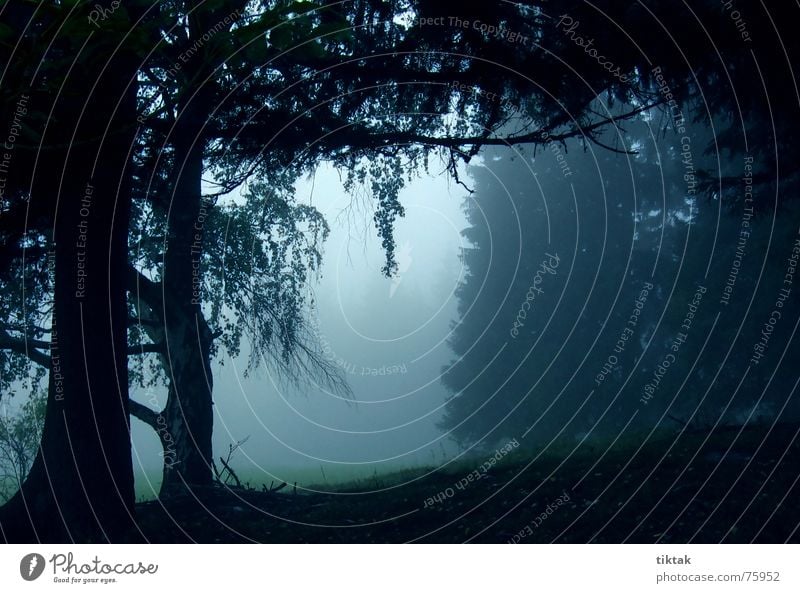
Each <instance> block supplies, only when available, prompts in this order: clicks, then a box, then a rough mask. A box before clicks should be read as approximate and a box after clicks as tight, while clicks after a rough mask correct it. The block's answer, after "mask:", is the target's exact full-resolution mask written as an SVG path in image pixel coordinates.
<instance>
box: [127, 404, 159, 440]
mask: <svg viewBox="0 0 800 593" xmlns="http://www.w3.org/2000/svg"><path fill="white" fill-rule="evenodd" d="M128 411H129V412H130V415H131V416H133V417H134V418H138V419H139V420H141V421H142V422H144V423H145V424H147V425H149V426H151V427H152V428H153V430H155V431H156V432H158V429H159V427H158V417H159V416H160V414H159V413H157V412H155V411H153V410H151V409H150V408H148V407H147V406H145V405H144V404H140V403H139V402H137V401H135V400H132V399H128Z"/></svg>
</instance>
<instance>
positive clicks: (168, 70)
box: [131, 1, 659, 491]
mask: <svg viewBox="0 0 800 593" xmlns="http://www.w3.org/2000/svg"><path fill="white" fill-rule="evenodd" d="M454 7H455V5H453V6H441V5H440V4H436V3H429V2H400V1H398V2H389V3H385V2H374V1H354V2H352V3H350V4H348V5H347V6H346V7H343V8H340V7H338V6H325V5H321V4H319V5H318V4H316V3H313V2H297V3H284V2H261V3H259V9H258V10H255V9H253V10H252V11H247V10H245V8H246V5H245V3H243V2H242V3H237V2H228V3H224V4H223V3H211V4H209V3H206V4H204V5H202V6H196V7H195V6H191V5H189V4H188V3H181V2H175V3H164V4H163V5H162V16H164V17H165V18H167V19H168V20H169V21H170V24H169V25H165V29H164V31H163V35H162V37H163V39H164V40H165V42H164V43H162V44H161V46H160V50H159V52H157V53H156V54H155V55H154V57H153V59H152V60H150V61H149V62H147V63H146V64H145V65H144V66H143V68H142V73H141V79H142V85H143V88H144V90H143V92H142V94H141V95H140V100H141V101H142V102H143V103H144V104H145V105H146V108H145V113H144V114H143V117H142V120H141V121H142V122H143V124H144V127H145V129H146V131H145V135H144V136H143V138H145V140H146V141H145V142H144V143H143V144H142V145H141V146H140V150H139V153H138V156H137V164H139V169H138V170H139V175H138V176H137V192H136V194H137V200H140V201H141V206H140V207H139V208H138V212H139V213H140V214H141V216H142V217H143V218H142V221H145V220H146V221H147V222H146V223H144V222H142V223H140V224H138V227H137V228H138V229H139V236H138V237H137V243H136V245H137V248H140V249H141V253H146V254H147V255H146V257H143V258H142V259H140V260H137V261H134V262H133V263H134V265H133V268H132V270H131V275H132V279H133V284H132V286H135V287H136V288H135V289H134V296H133V300H134V304H135V307H136V309H137V311H138V313H137V315H138V319H139V320H141V322H142V331H141V332H140V334H141V335H147V336H148V339H149V341H150V342H149V346H148V350H158V351H160V352H159V353H158V354H157V355H156V356H159V357H160V358H159V361H160V363H161V365H162V369H163V372H164V376H165V377H166V379H167V381H168V384H169V396H168V400H167V405H166V408H165V409H164V410H163V411H161V412H158V411H155V410H149V409H146V408H142V406H140V405H135V406H134V408H133V412H134V413H135V414H136V415H137V417H139V418H140V419H143V420H144V421H146V422H148V423H149V424H151V425H152V426H154V427H155V423H156V422H158V421H159V418H161V419H162V420H161V421H162V422H163V423H164V426H165V429H164V430H163V434H164V435H169V437H168V438H169V441H170V443H171V444H172V449H173V452H172V453H173V459H174V463H170V464H169V465H170V467H168V468H166V469H165V476H164V483H163V485H162V489H164V490H167V491H168V490H170V489H172V488H177V487H185V486H186V485H192V484H193V485H202V484H208V483H210V481H211V479H212V469H211V465H212V464H211V459H212V452H211V434H212V429H213V426H212V425H213V412H212V390H213V385H212V382H211V373H210V364H211V358H212V356H213V355H214V353H215V352H216V346H215V338H218V337H223V345H224V346H225V347H226V348H228V349H229V350H233V351H236V349H238V346H239V339H240V338H241V336H242V335H243V333H242V330H240V329H238V327H237V326H234V327H232V326H231V325H227V326H226V325H225V324H226V323H227V322H226V321H225V318H226V317H228V318H231V319H237V320H242V319H249V320H250V322H249V323H245V324H243V325H242V326H239V327H243V329H244V332H246V333H247V335H248V337H249V338H250V341H251V343H253V344H255V351H256V352H258V353H260V352H262V351H264V350H270V351H271V352H272V353H273V354H277V355H278V356H277V357H274V358H277V359H278V360H281V359H282V360H283V361H290V360H294V361H295V362H297V361H298V360H305V359H307V357H308V356H309V355H310V356H311V358H312V360H313V359H314V358H315V357H316V359H317V362H319V361H321V360H322V359H321V358H320V357H319V353H318V352H316V351H315V350H314V349H313V345H312V346H303V344H304V340H303V339H302V336H303V331H304V330H303V324H302V318H301V316H300V315H299V313H300V312H301V311H302V306H301V305H302V299H301V298H300V297H301V295H302V293H301V289H302V286H303V280H302V279H303V278H304V275H305V274H306V272H307V271H309V270H313V269H314V267H315V265H316V263H315V262H316V261H317V256H316V254H315V252H314V251H315V249H312V251H311V252H307V253H305V254H304V255H301V257H300V258H299V259H294V260H293V261H294V264H293V265H292V266H291V269H289V270H286V271H284V270H278V267H277V266H275V265H274V261H275V259H276V257H277V261H281V254H280V253H273V254H272V255H270V256H269V258H268V259H263V258H262V259H261V263H260V264H258V263H255V264H254V262H257V259H258V258H256V259H253V260H250V261H249V262H248V260H247V259H244V260H243V259H242V258H241V254H242V252H243V251H242V235H241V234H240V233H241V232H244V233H245V235H247V237H248V238H247V239H246V243H245V246H247V245H250V244H257V243H259V242H261V243H262V244H263V241H264V238H265V236H268V235H269V225H270V224H272V222H271V220H272V219H271V218H270V217H269V216H264V215H263V214H261V213H260V212H261V211H262V209H263V211H264V212H270V208H274V206H273V205H271V202H272V201H274V203H275V204H276V205H278V206H280V205H281V204H288V203H289V200H288V199H287V198H286V197H285V196H286V192H287V191H288V188H289V187H290V184H291V183H292V182H293V181H294V180H295V179H296V178H298V177H299V176H300V175H301V174H304V173H309V172H313V170H314V168H315V167H316V166H317V165H318V164H319V163H321V162H329V163H332V164H333V165H334V166H336V167H338V168H339V169H340V170H341V171H342V173H343V176H344V178H345V185H346V187H347V188H348V189H351V190H352V189H353V188H355V187H356V186H357V185H358V184H362V185H364V186H366V187H367V188H368V189H369V190H370V191H371V192H372V194H373V196H374V199H375V201H376V204H377V213H376V215H375V224H376V228H377V232H378V234H379V236H380V237H381V239H382V242H383V246H384V248H385V250H386V254H387V261H386V265H385V271H386V273H391V272H392V270H393V269H394V266H395V262H394V241H393V237H392V225H393V222H394V220H395V219H396V218H397V217H398V216H402V213H403V209H402V206H401V205H400V204H399V202H398V192H399V191H400V189H401V188H402V187H403V183H404V178H405V177H406V176H407V175H408V173H409V172H413V171H416V170H418V169H419V168H424V167H425V166H426V164H427V162H428V160H429V158H431V157H432V156H433V157H435V156H437V155H438V156H439V157H441V158H442V159H443V162H444V163H445V164H446V166H447V167H448V169H449V170H450V172H451V173H452V174H454V175H456V174H457V168H456V165H457V163H458V162H460V161H468V160H469V159H471V158H472V157H474V156H475V155H476V154H477V153H478V152H479V150H480V147H481V146H484V145H500V144H509V143H510V144H516V143H523V142H527V143H536V142H539V143H544V142H547V141H550V140H554V141H559V140H563V139H565V138H568V137H572V136H579V135H587V138H588V139H591V138H593V134H594V133H595V132H596V131H597V130H599V129H600V128H601V127H603V126H605V125H609V124H612V123H614V122H616V121H623V120H625V119H627V118H630V117H632V116H633V115H634V114H636V113H638V112H640V111H642V110H645V109H647V107H648V106H649V104H650V103H649V102H647V101H645V100H643V101H642V102H640V104H639V106H637V107H632V108H631V109H630V110H629V111H628V112H614V113H612V112H607V113H605V114H602V115H599V116H596V115H593V114H592V113H591V112H590V111H589V106H590V104H591V102H592V100H593V99H594V97H595V96H596V95H597V94H598V93H599V92H608V93H610V94H612V95H614V96H616V97H618V98H631V99H632V98H634V97H635V96H636V88H635V85H633V84H626V83H623V82H621V81H620V80H619V79H618V78H614V77H612V76H609V74H608V72H606V71H605V70H603V69H600V68H597V67H596V64H591V63H590V62H584V63H583V64H581V65H580V66H579V67H578V68H577V69H574V68H566V67H565V66H564V64H563V63H560V62H559V59H558V58H557V57H555V56H556V55H557V52H561V51H566V52H568V53H575V47H574V44H573V43H571V42H570V41H569V39H568V38H566V37H564V36H563V35H562V34H561V33H560V32H558V31H556V30H554V29H552V28H551V27H546V26H545V20H546V19H545V17H544V16H543V15H542V14H541V12H539V11H537V10H536V9H533V8H530V7H524V6H517V5H502V6H500V7H498V6H491V7H489V6H481V7H473V6H468V7H466V11H465V7H464V6H458V11H456V12H452V14H462V15H463V16H464V18H466V19H467V20H468V21H471V22H483V23H499V24H502V25H503V26H504V27H506V28H508V27H510V26H511V23H514V24H515V26H516V27H517V29H518V30H519V34H520V35H527V36H528V39H537V42H538V43H539V44H540V45H542V46H543V47H545V48H547V50H537V49H534V48H531V47H525V46H524V45H523V44H521V43H517V44H514V43H504V42H500V41H497V40H496V39H493V38H492V35H491V33H489V32H487V29H484V30H483V31H481V30H480V29H479V28H466V29H465V28H463V27H462V26H458V27H451V26H448V27H447V28H442V27H432V26H431V27H428V26H425V25H422V26H420V25H419V22H420V21H417V23H416V24H415V23H413V22H412V20H411V19H412V17H414V16H416V17H418V18H419V19H421V22H423V23H427V22H428V20H427V19H435V21H436V22H442V21H441V19H443V18H444V19H446V18H447V17H442V16H441V15H442V14H447V10H453V9H454ZM184 18H185V19H186V22H188V26H186V27H184V26H180V27H179V26H178V25H179V24H181V23H184ZM433 22H434V20H431V21H430V23H433ZM548 50H552V51H556V50H557V51H556V53H549V51H548ZM465 56H470V57H465ZM498 64H502V67H498ZM534 80H535V82H532V81H534ZM453 81H458V82H459V83H461V84H460V85H454V84H452V83H453ZM570 81H579V82H578V84H577V85H574V86H573V87H570V91H569V92H568V93H567V92H564V90H565V88H567V86H568V85H569V84H570ZM658 101H659V99H656V102H658ZM453 112H455V113H461V114H465V115H467V117H456V118H449V117H447V115H448V114H449V113H453ZM512 119H513V120H515V121H516V124H517V126H516V127H515V128H507V127H506V128H505V129H513V130H514V131H512V132H511V133H505V134H501V133H498V131H499V130H500V129H501V127H504V126H507V125H508V122H509V120H512ZM204 175H206V178H207V179H209V180H211V181H213V182H214V183H215V184H216V185H217V189H216V191H215V192H213V193H212V194H211V195H204V193H203V184H202V181H203V179H204ZM253 179H254V180H256V182H257V183H256V185H255V187H256V188H257V191H256V192H255V193H254V192H250V194H249V197H248V198H247V201H248V204H247V205H246V206H245V208H246V209H248V213H247V218H248V219H249V223H248V224H249V228H246V227H244V226H242V225H241V224H239V225H238V226H237V221H239V222H241V221H242V220H244V219H243V218H242V217H239V218H237V217H236V215H234V214H233V212H234V211H235V210H236V205H235V204H233V205H230V207H231V208H232V209H231V210H229V211H227V212H226V211H225V209H224V208H222V209H221V208H219V207H218V206H217V205H216V200H217V199H218V198H219V197H220V196H222V195H225V194H226V193H227V192H230V191H232V190H234V189H236V188H237V187H239V186H240V185H241V184H243V183H245V182H249V181H250V180H253ZM267 188H268V189H267ZM256 204H257V205H256ZM281 207H283V206H281ZM218 210H221V211H222V212H221V214H222V216H221V217H219V215H218V214H217V213H216V212H217V211H218ZM307 214H309V212H308V211H305V212H301V211H299V210H296V211H295V213H294V214H292V217H294V218H296V217H297V216H301V217H302V216H306V215H307ZM252 216H256V217H257V218H256V221H257V223H258V224H255V225H254V224H253V219H252ZM215 220H216V221H219V222H214V221H215ZM223 221H224V222H223ZM223 224H224V225H225V226H226V228H227V225H228V224H233V225H234V228H235V229H236V232H235V233H234V234H233V237H232V238H233V241H232V243H233V245H232V246H231V247H229V246H227V245H225V244H220V242H219V241H218V240H216V239H217V238H218V237H219V236H220V234H219V233H212V232H211V229H212V228H215V229H218V228H222V225H223ZM154 229H157V231H156V232H155V233H153V230H154ZM223 236H224V235H223ZM317 236H319V234H318V235H317ZM221 250H224V251H221ZM274 250H275V248H274V246H273V247H271V248H270V251H273V252H274ZM257 251H259V252H260V251H261V248H260V247H259V248H258V249H257ZM221 252H224V253H226V254H232V253H238V254H240V255H239V256H238V257H237V258H236V259H235V260H234V261H231V260H229V259H228V257H227V255H226V257H225V267H224V268H222V270H221V273H224V277H222V278H221V277H219V276H217V277H216V278H214V279H213V280H210V279H209V274H213V273H215V272H216V270H214V269H213V266H214V262H215V261H219V258H220V253H221ZM258 257H261V256H258ZM243 262H247V263H243ZM268 262H269V263H268ZM300 262H304V263H300ZM241 266H244V270H245V271H249V270H247V268H248V266H252V267H251V270H252V271H256V270H259V271H260V270H262V269H264V268H265V267H266V268H271V270H268V271H270V273H273V274H274V273H276V272H277V273H278V276H268V277H267V278H268V280H263V282H262V281H258V286H259V291H260V290H268V291H270V290H271V291H272V292H269V293H268V294H269V295H270V297H269V298H265V297H264V296H263V294H262V295H261V299H260V302H256V301H252V300H249V299H246V298H242V295H243V294H245V295H248V294H251V295H253V296H256V295H257V292H259V291H254V290H252V289H251V290H249V291H248V290H247V284H246V282H245V281H244V280H246V279H247V278H246V276H247V274H246V273H245V274H244V275H243V274H242V271H241V270H242V268H241ZM218 269H219V268H218ZM198 287H202V288H203V289H204V290H201V291H199V296H200V298H197V297H198V291H197V290H196V289H197V288H198ZM215 287H217V288H219V287H221V288H222V290H221V291H219V290H215ZM265 305H266V306H265ZM215 307H216V308H215ZM286 312H288V313H289V315H288V316H286V315H285V313H286ZM278 318H280V319H281V321H280V322H278V323H276V320H277V319H278ZM212 324H213V325H212ZM214 325H215V326H216V327H214ZM220 325H222V327H220ZM225 327H227V329H228V330H230V329H233V331H232V332H231V331H228V332H227V333H226V331H225ZM276 350H277V352H276ZM296 353H299V354H300V357H296V356H294V354H296ZM307 368H318V367H317V366H316V365H315V364H310V365H308V366H307ZM323 374H324V375H326V376H328V377H330V374H329V373H328V372H327V371H324V372H323ZM162 441H163V438H162ZM165 445H166V443H165Z"/></svg>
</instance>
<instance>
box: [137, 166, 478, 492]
mask: <svg viewBox="0 0 800 593" xmlns="http://www.w3.org/2000/svg"><path fill="white" fill-rule="evenodd" d="M466 195H467V192H466V190H465V189H464V188H463V187H461V186H458V185H456V184H454V183H453V181H452V179H450V178H449V177H448V176H447V175H446V174H442V175H438V176H437V175H429V176H423V177H421V178H419V179H416V180H414V181H413V182H412V183H410V184H408V185H407V187H406V188H404V189H403V191H402V194H401V198H402V203H403V206H404V208H405V211H406V215H405V217H404V218H402V219H400V220H399V221H398V224H397V228H396V233H395V238H396V244H397V261H398V270H397V273H396V274H395V275H394V276H393V277H392V278H387V277H386V276H384V275H383V274H382V272H381V267H382V266H383V264H384V262H385V252H384V251H383V248H382V247H381V244H380V240H379V239H378V238H377V236H376V233H375V229H374V226H373V222H372V213H373V211H372V207H373V206H372V202H371V200H370V198H369V196H364V198H363V199H360V198H359V197H358V196H350V195H347V194H346V193H345V191H344V189H343V187H342V184H341V183H340V180H339V177H338V174H337V173H336V172H335V171H334V170H332V169H330V168H322V169H321V170H319V171H318V172H317V174H316V175H315V176H314V177H313V178H311V179H303V180H301V181H299V182H298V183H297V197H298V199H299V200H301V201H303V202H306V203H309V204H312V205H314V206H315V207H316V208H318V209H319V210H320V212H321V213H322V214H323V215H324V216H325V217H326V219H327V220H328V222H329V225H330V229H331V232H330V236H329V237H328V240H327V241H326V243H325V246H324V264H323V267H322V269H321V270H320V273H319V275H318V277H316V278H315V280H314V281H313V282H312V295H313V300H314V307H313V310H312V311H311V312H310V314H309V321H310V326H311V328H312V331H313V334H314V335H315V336H316V338H317V341H318V344H319V347H320V350H321V351H322V352H323V355H324V358H325V359H326V360H328V361H329V362H331V363H333V364H334V365H335V366H336V368H337V370H338V371H339V373H340V375H341V376H342V377H344V378H345V379H346V381H347V383H348V384H349V386H350V389H351V391H352V393H350V394H347V393H336V392H333V391H331V390H330V389H328V388H326V386H324V385H320V384H318V383H317V382H315V381H314V380H313V378H309V380H307V381H304V382H302V383H301V384H300V385H292V384H287V383H286V381H285V380H284V378H283V377H280V376H279V375H278V374H277V373H275V372H272V371H271V369H270V365H269V364H268V362H264V361H262V363H261V364H260V365H258V368H257V369H256V370H255V372H253V373H251V374H250V375H249V376H246V372H245V371H246V369H247V363H248V360H247V358H248V353H247V352H246V351H245V352H242V354H241V356H240V357H238V358H235V359H231V358H230V357H227V356H226V357H224V358H223V359H222V360H221V361H220V362H218V363H215V364H214V393H215V398H214V403H215V411H216V415H215V420H214V422H215V430H214V447H215V455H216V457H217V458H218V457H219V456H220V455H222V456H225V457H227V454H228V451H229V446H230V445H231V444H234V445H235V444H236V443H239V442H241V441H244V440H246V442H244V443H243V444H242V445H241V447H240V448H239V449H238V450H237V451H236V452H235V453H234V455H233V457H232V463H231V465H232V467H234V469H235V471H236V472H237V474H238V475H239V476H240V478H241V479H242V480H243V481H245V480H253V482H252V485H253V486H257V487H260V485H261V484H262V483H266V484H269V482H270V481H275V482H276V483H279V482H282V481H287V482H290V483H291V482H294V481H298V482H300V483H299V484H298V488H301V487H308V486H309V485H314V484H316V485H322V484H324V483H325V482H334V481H342V480H350V479H354V478H362V477H367V476H370V475H373V473H375V472H377V473H382V472H385V471H392V470H397V469H404V468H410V467H416V466H420V465H438V464H440V463H441V462H442V461H444V460H445V459H447V458H449V457H451V456H452V455H453V454H455V452H456V447H454V445H453V444H452V442H451V441H450V439H448V438H447V435H444V434H443V433H442V431H441V430H439V429H437V428H436V426H435V424H436V422H437V421H439V420H440V419H441V417H442V412H443V409H442V408H443V405H444V402H445V398H446V397H447V390H446V388H445V387H444V386H443V385H442V383H441V381H440V376H441V371H442V367H443V366H444V365H446V364H447V363H448V362H450V361H451V360H452V358H453V354H452V351H450V349H449V348H448V346H447V343H446V342H447V339H448V337H449V334H450V331H451V327H452V325H453V324H454V323H455V322H456V321H457V313H456V308H457V300H456V298H455V296H454V291H455V288H456V286H457V284H458V282H459V281H460V280H461V279H462V278H463V274H464V269H463V265H462V262H461V259H460V253H461V249H462V247H463V246H464V241H465V239H464V237H463V236H462V235H461V232H462V231H463V229H464V228H465V227H466V219H465V216H464V212H463V205H464V199H465V196H466ZM162 392H165V388H162V389H161V390H160V391H156V392H145V391H143V390H141V389H139V390H137V391H135V392H134V393H133V397H134V398H135V399H139V400H140V401H147V400H148V399H149V398H152V397H155V398H156V400H157V401H158V402H159V404H160V405H163V402H164V399H165V397H166V394H165V393H162ZM154 407H155V406H154ZM132 432H133V443H134V465H135V466H137V467H138V472H137V482H138V486H137V492H138V493H140V494H141V495H146V494H148V493H149V492H148V491H149V490H151V489H155V490H156V491H157V488H158V485H159V484H160V472H161V465H162V463H163V460H162V453H161V445H160V443H159V442H158V439H157V436H156V434H155V433H154V431H153V430H152V429H151V428H150V427H147V426H146V425H144V424H143V423H141V422H139V421H136V420H134V421H133V426H132Z"/></svg>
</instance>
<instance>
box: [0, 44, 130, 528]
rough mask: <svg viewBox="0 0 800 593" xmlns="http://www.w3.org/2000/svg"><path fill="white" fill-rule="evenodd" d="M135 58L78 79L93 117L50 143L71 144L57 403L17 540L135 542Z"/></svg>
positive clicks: (59, 277)
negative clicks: (130, 311)
mask: <svg viewBox="0 0 800 593" xmlns="http://www.w3.org/2000/svg"><path fill="white" fill-rule="evenodd" d="M126 54H127V52H124V51H121V52H118V53H117V54H116V55H115V56H114V57H112V58H110V59H109V60H108V62H109V63H108V64H107V68H106V70H105V72H104V73H102V74H101V73H100V72H98V71H90V72H87V73H86V74H87V77H86V78H83V77H82V78H80V79H79V80H78V81H77V82H76V81H69V82H70V85H69V87H68V89H69V90H70V91H72V93H73V94H72V95H70V93H69V92H67V93H65V96H67V97H70V96H72V97H73V98H72V100H76V99H75V96H76V95H77V94H78V93H77V91H80V94H81V96H80V101H81V105H82V104H83V103H85V107H86V108H85V112H84V113H83V117H82V118H81V119H80V121H78V120H77V113H80V111H78V112H77V113H76V110H75V108H74V106H66V107H64V110H65V111H61V113H60V115H61V116H64V119H62V120H61V121H67V122H69V125H68V127H67V129H66V130H64V128H63V127H62V128H61V132H60V134H63V133H64V132H66V133H67V135H59V136H58V137H50V138H49V139H47V138H46V140H48V141H49V142H52V143H53V144H58V143H67V144H69V143H70V141H71V142H72V148H71V149H70V153H69V157H68V158H67V159H66V160H65V161H64V163H63V166H64V171H63V175H64V177H63V185H62V190H61V192H60V194H59V196H58V206H57V211H56V213H55V224H54V237H55V244H56V249H55V255H54V258H53V260H52V261H53V263H54V275H55V294H54V297H55V306H54V315H53V332H52V344H51V368H50V379H49V394H48V405H47V413H46V417H45V425H44V431H43V434H42V441H41V445H40V448H39V452H38V454H37V457H36V459H35V461H34V464H33V467H32V469H31V471H30V473H29V475H28V477H27V478H26V480H25V481H24V483H23V484H22V486H21V488H20V491H19V492H18V493H17V495H15V497H14V498H12V499H11V500H10V501H9V502H8V504H7V505H5V506H4V507H3V508H2V509H0V530H2V532H1V533H0V536H2V537H3V538H4V539H5V540H6V541H15V542H32V541H50V542H62V541H74V542H91V541H109V542H111V541H126V540H127V539H128V538H129V537H130V535H131V529H132V527H133V525H134V521H133V505H134V489H133V467H132V460H131V444H130V432H129V421H128V397H127V391H128V372H127V368H128V367H127V310H126V276H125V274H126V266H125V263H126V261H127V233H128V217H129V210H130V183H129V171H128V170H127V167H128V165H129V156H128V155H129V153H130V149H131V144H132V142H133V141H134V138H135V132H136V124H135V117H136V87H135V84H133V83H132V82H131V81H135V75H134V74H135V72H136V62H135V61H134V60H132V59H131V57H130V56H129V55H126ZM99 62H100V67H102V66H104V65H105V64H104V63H103V62H105V61H104V60H99ZM126 73H127V74H126ZM95 82H96V83H97V84H96V86H95ZM129 85H130V86H129ZM92 88H94V89H95V93H94V94H92V95H90V96H87V95H88V94H89V93H90V91H91V89H92ZM66 100H68V99H65V101H66ZM56 114H57V115H59V112H58V111H57V112H56ZM69 116H72V117H71V119H70V117H69ZM56 121H58V120H56ZM75 126H77V130H73V131H74V132H75V135H74V136H72V135H71V133H70V132H71V131H70V130H69V128H70V127H71V128H74V127H75ZM56 129H58V128H57V127H56ZM61 174H62V171H55V170H47V171H38V172H37V175H41V176H53V175H58V176H60V175H61ZM34 187H35V186H34ZM34 198H35V194H34ZM34 198H32V199H34Z"/></svg>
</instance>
